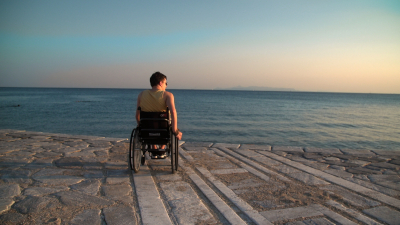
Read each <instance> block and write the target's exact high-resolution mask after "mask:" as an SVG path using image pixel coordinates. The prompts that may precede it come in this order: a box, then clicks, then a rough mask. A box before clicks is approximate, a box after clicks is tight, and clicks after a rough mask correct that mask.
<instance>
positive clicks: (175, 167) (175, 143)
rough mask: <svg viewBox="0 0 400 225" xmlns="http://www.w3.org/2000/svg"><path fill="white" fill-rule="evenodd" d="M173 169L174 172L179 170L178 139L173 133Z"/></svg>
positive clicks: (171, 147)
mask: <svg viewBox="0 0 400 225" xmlns="http://www.w3.org/2000/svg"><path fill="white" fill-rule="evenodd" d="M170 149H171V169H172V173H175V172H176V171H178V139H177V138H176V137H175V135H171V146H170Z"/></svg>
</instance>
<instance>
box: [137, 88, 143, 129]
mask: <svg viewBox="0 0 400 225" xmlns="http://www.w3.org/2000/svg"><path fill="white" fill-rule="evenodd" d="M141 97H142V93H140V94H139V96H138V98H137V104H136V122H137V124H138V125H139V121H140V111H139V110H138V108H139V106H140V98H141Z"/></svg>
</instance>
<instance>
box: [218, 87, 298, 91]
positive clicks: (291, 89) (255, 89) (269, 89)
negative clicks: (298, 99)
mask: <svg viewBox="0 0 400 225" xmlns="http://www.w3.org/2000/svg"><path fill="white" fill-rule="evenodd" d="M218 89H219V90H238V91H296V89H294V88H271V87H258V86H249V87H242V86H237V87H231V88H216V90H218Z"/></svg>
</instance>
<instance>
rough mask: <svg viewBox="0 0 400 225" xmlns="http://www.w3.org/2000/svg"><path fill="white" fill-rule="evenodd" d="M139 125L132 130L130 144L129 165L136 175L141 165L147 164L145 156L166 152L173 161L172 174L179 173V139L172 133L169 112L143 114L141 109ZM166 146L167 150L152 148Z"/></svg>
mask: <svg viewBox="0 0 400 225" xmlns="http://www.w3.org/2000/svg"><path fill="white" fill-rule="evenodd" d="M138 110H139V111H140V121H139V125H138V126H137V127H136V128H134V129H133V130H132V133H131V138H130V144H129V165H130V168H131V170H134V171H135V173H137V172H139V170H140V164H141V165H144V164H145V162H146V157H145V154H146V152H149V154H157V152H162V151H165V152H166V154H167V157H169V158H170V159H171V169H172V173H175V172H176V171H178V158H179V154H178V147H179V146H178V138H177V137H176V136H175V134H174V133H173V131H172V126H171V120H170V114H169V110H168V109H167V111H166V112H143V111H142V110H141V108H140V107H139V108H138ZM153 145H158V146H162V145H165V146H166V147H165V149H159V148H158V149H152V148H151V146H153Z"/></svg>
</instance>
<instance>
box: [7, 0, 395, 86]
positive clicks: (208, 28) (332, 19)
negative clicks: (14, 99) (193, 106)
mask: <svg viewBox="0 0 400 225" xmlns="http://www.w3.org/2000/svg"><path fill="white" fill-rule="evenodd" d="M155 71H161V72H163V73H165V74H166V75H167V76H168V84H169V88H184V89H212V88H216V87H220V88H228V87H233V86H238V85H241V86H266V87H274V88H294V89H296V90H300V91H334V92H373V93H400V1H398V0H394V1H383V0H382V1H378V0H377V1H367V0H361V1H349V0H346V1H319V0H316V1H312V0H310V1H295V0H293V1H232V0H231V1H115V2H111V1H99V0H97V1H75V0H73V1H63V2H61V1H8V0H7V1H4V0H3V1H0V86H14V87H15V86H24V87H26V86H29V87H109V88H147V87H149V76H150V75H151V73H153V72H155Z"/></svg>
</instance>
